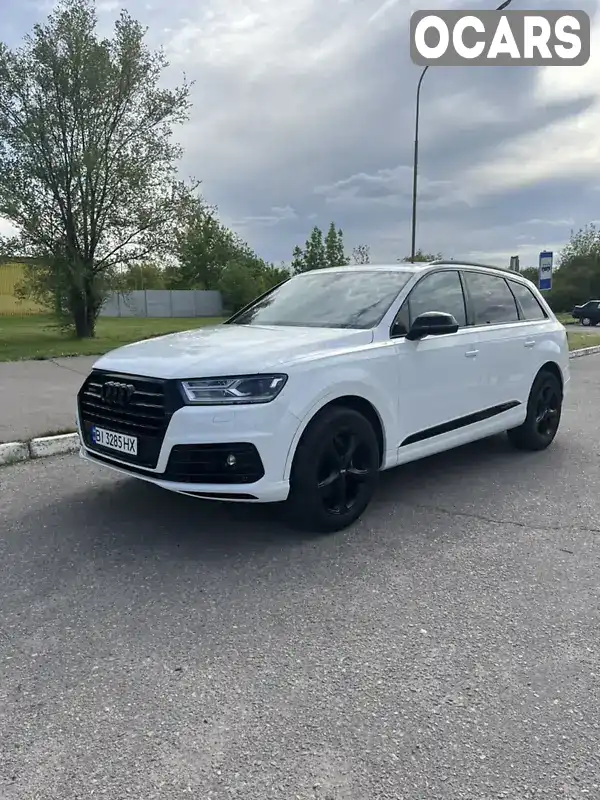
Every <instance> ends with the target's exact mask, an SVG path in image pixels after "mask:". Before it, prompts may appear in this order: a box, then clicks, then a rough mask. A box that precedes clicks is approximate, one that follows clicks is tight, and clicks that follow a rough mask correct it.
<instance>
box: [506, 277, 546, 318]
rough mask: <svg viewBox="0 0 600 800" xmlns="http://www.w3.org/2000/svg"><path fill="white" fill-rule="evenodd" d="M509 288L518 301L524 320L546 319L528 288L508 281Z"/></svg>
mask: <svg viewBox="0 0 600 800" xmlns="http://www.w3.org/2000/svg"><path fill="white" fill-rule="evenodd" d="M510 288H511V289H512V290H513V294H514V295H515V297H516V298H517V300H518V301H519V305H520V306H521V311H522V312H523V316H524V317H525V319H530V320H535V319H547V314H546V312H545V311H544V309H543V308H542V307H541V305H540V304H539V302H538V299H537V297H536V296H535V295H534V294H533V292H532V291H531V289H530V288H529V287H528V286H524V285H523V284H522V283H517V282H516V281H510Z"/></svg>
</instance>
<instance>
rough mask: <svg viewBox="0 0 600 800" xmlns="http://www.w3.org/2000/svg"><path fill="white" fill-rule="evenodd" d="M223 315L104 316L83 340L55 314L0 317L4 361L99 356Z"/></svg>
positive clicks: (213, 321)
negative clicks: (91, 335) (67, 332)
mask: <svg viewBox="0 0 600 800" xmlns="http://www.w3.org/2000/svg"><path fill="white" fill-rule="evenodd" d="M222 321H223V318H222V317H192V318H174V319H171V318H167V319H133V318H114V319H113V318H108V317H101V318H100V319H99V320H98V324H97V326H96V336H95V338H94V339H84V340H82V341H79V340H77V339H74V338H70V337H68V336H65V335H63V334H62V333H61V332H60V331H59V330H58V329H57V328H56V327H54V320H53V318H52V317H49V316H45V315H41V314H40V315H37V314H36V315H30V316H23V317H0V361H21V360H23V359H38V360H39V359H45V358H60V357H62V356H97V355H102V354H103V353H107V352H108V351H109V350H113V349H114V348H115V347H120V346H121V345H123V344H129V343H130V342H137V341H139V340H140V339H148V338H150V337H152V336H162V335H164V334H166V333H178V332H179V331H187V330H190V329H192V328H201V327H204V326H206V325H217V324H218V323H220V322H222Z"/></svg>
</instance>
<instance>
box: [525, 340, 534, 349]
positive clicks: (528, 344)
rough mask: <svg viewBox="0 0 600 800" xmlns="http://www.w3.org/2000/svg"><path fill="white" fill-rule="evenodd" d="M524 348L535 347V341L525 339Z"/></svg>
mask: <svg viewBox="0 0 600 800" xmlns="http://www.w3.org/2000/svg"><path fill="white" fill-rule="evenodd" d="M525 347H535V339H527V340H526V341H525Z"/></svg>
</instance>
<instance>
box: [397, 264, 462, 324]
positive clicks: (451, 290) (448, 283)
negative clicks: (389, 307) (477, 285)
mask: <svg viewBox="0 0 600 800" xmlns="http://www.w3.org/2000/svg"><path fill="white" fill-rule="evenodd" d="M408 310H409V317H410V324H411V325H412V323H413V322H414V321H415V319H416V318H417V317H418V316H419V314H424V313H425V312H426V311H443V312H444V313H446V314H452V315H453V316H454V317H455V318H456V321H457V322H458V324H459V325H460V326H461V327H464V326H465V325H466V324H467V315H466V311H465V298H464V295H463V290H462V284H461V282H460V276H459V274H458V272H457V271H456V270H443V271H441V272H434V273H433V274H432V275H426V276H425V277H424V278H423V279H422V280H421V281H419V283H418V284H417V285H416V286H415V288H414V289H413V290H412V292H411V293H410V294H409V296H408Z"/></svg>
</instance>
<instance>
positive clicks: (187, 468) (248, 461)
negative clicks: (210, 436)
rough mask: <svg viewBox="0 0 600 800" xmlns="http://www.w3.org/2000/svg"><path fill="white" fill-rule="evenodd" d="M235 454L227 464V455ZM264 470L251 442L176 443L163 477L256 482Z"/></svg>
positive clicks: (185, 481) (169, 479)
mask: <svg viewBox="0 0 600 800" xmlns="http://www.w3.org/2000/svg"><path fill="white" fill-rule="evenodd" d="M230 455H231V456H234V457H235V464H232V465H229V464H228V463H227V458H228V457H229V456H230ZM264 474H265V470H264V467H263V464H262V461H261V458H260V455H259V454H258V450H257V449H256V447H255V446H254V445H253V444H247V443H237V442H236V443H233V444H178V445H175V447H173V449H172V450H171V455H170V456H169V462H168V464H167V468H166V470H165V473H164V475H163V476H162V477H163V479H164V480H168V481H174V482H177V483H221V484H223V483H225V484H232V483H255V482H256V481H258V480H260V479H261V478H262V477H263V475H264Z"/></svg>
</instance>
